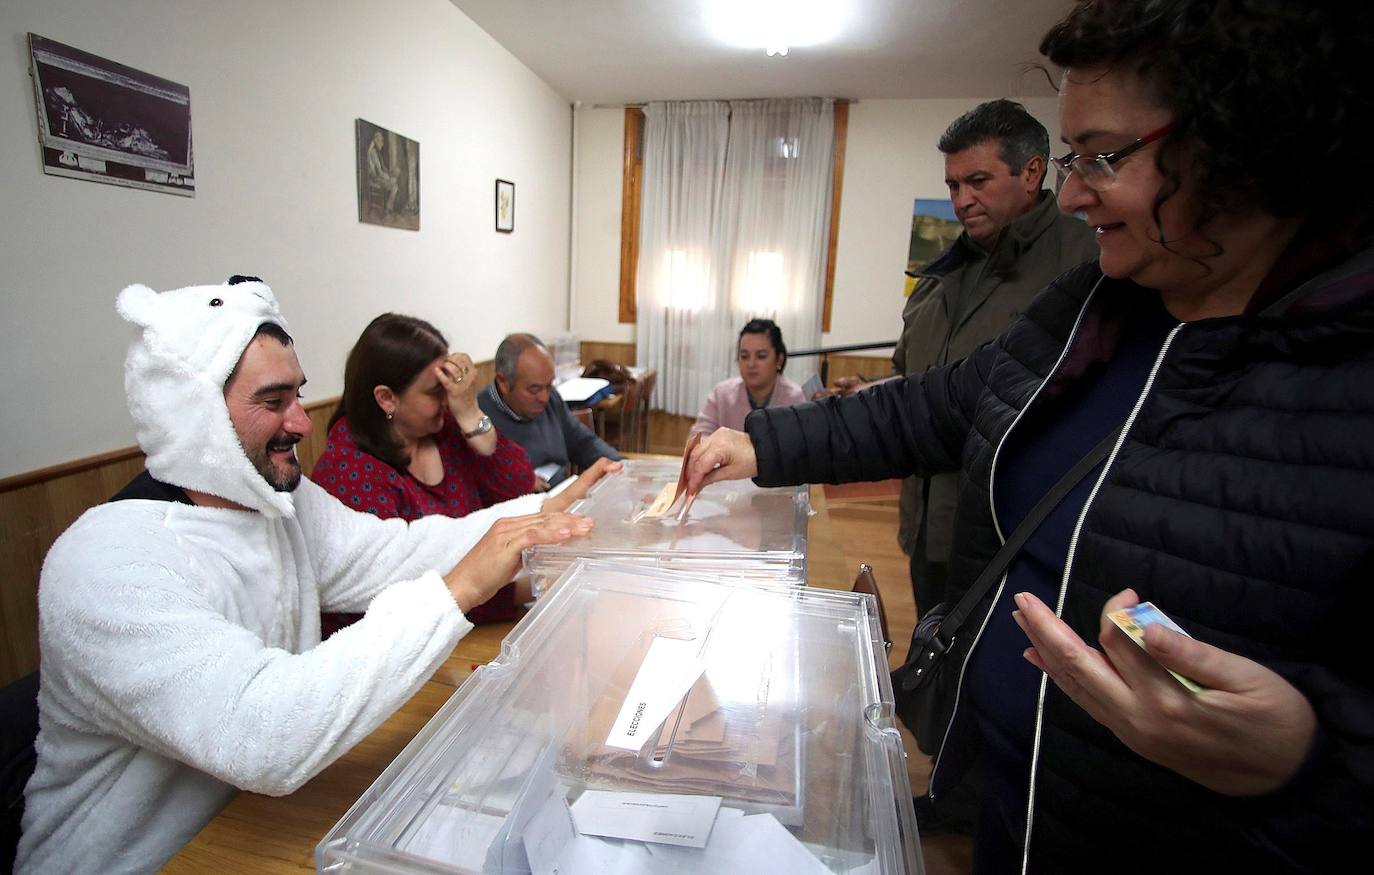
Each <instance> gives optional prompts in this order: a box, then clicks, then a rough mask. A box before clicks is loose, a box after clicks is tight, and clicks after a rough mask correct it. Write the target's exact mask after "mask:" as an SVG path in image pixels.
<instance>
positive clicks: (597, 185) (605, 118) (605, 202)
mask: <svg viewBox="0 0 1374 875" xmlns="http://www.w3.org/2000/svg"><path fill="white" fill-rule="evenodd" d="M988 99H990V98H986V97H981V98H969V99H967V100H862V101H859V102H858V103H855V104H853V105H851V106H850V108H849V133H848V137H847V140H846V147H845V168H844V194H843V197H842V198H841V203H840V235H839V240H838V241H837V244H836V254H835V300H834V306H833V308H832V311H831V324H830V328H831V330H830V331H829V332H827V333H826V334H824V335H823V337H822V340H821V342H822V343H823V344H824V345H826V346H837V345H841V344H848V343H865V342H868V341H881V340H895V339H896V338H897V335H898V334H899V333H900V332H901V325H902V320H901V312H902V304H903V298H902V280H903V276H902V271H903V270H905V269H906V256H907V245H908V243H909V242H910V237H911V208H912V202H913V200H915V199H916V198H918V197H923V198H944V197H948V196H949V193H948V191H947V189H946V188H945V181H944V180H945V176H944V159H943V157H942V156H941V154H940V152H939V150H938V149H936V147H935V144H936V142H937V141H938V140H939V139H940V134H942V133H944V130H945V127H946V126H947V125H948V124H949V123H950V122H951V121H953V120H954V119H955V118H956V117H958V116H959V115H960V114H962V113H964V112H966V111H967V110H969V109H971V108H973V107H974V106H976V105H977V104H979V103H981V102H982V101H984V100H988ZM1022 102H1023V103H1024V104H1025V105H1026V108H1027V109H1028V110H1029V111H1030V112H1031V114H1032V115H1034V116H1035V117H1036V118H1038V119H1039V120H1040V121H1041V122H1042V123H1043V124H1044V125H1045V127H1046V128H1048V129H1049V133H1050V143H1051V150H1050V151H1051V152H1052V153H1054V152H1057V151H1058V146H1059V118H1058V111H1057V107H1056V103H1055V100H1054V98H1025V99H1023V100H1022ZM577 116H578V131H579V137H580V141H579V147H578V162H577V163H578V166H579V169H578V197H577V204H576V213H575V219H574V221H575V222H576V223H577V227H578V240H577V257H576V264H577V270H576V274H575V285H576V289H577V305H576V308H575V311H574V313H573V323H574V326H575V329H576V330H577V331H578V332H579V333H580V334H581V335H582V337H583V339H587V340H611V341H632V340H634V326H633V325H621V324H620V323H619V322H618V321H617V318H618V300H619V283H620V194H621V150H622V140H623V127H624V111H623V110H620V109H590V110H589V109H581V110H579V111H578V113H577ZM873 354H874V355H884V354H885V353H884V352H882V351H879V352H876V353H873Z"/></svg>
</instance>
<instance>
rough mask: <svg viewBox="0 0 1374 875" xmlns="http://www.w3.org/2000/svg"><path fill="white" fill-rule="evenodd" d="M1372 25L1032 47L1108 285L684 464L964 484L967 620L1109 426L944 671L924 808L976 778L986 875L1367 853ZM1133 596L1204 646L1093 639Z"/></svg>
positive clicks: (792, 411) (1255, 27) (1189, 14)
mask: <svg viewBox="0 0 1374 875" xmlns="http://www.w3.org/2000/svg"><path fill="white" fill-rule="evenodd" d="M1369 7H1370V4H1368V3H1354V2H1350V3H1346V2H1327V3H1320V4H1293V3H1288V2H1284V0H1134V2H1127V0H1088V2H1083V3H1080V4H1079V6H1078V8H1077V9H1076V10H1075V11H1074V12H1073V13H1071V14H1070V15H1069V16H1068V17H1067V18H1066V19H1065V20H1064V21H1063V22H1061V23H1060V24H1058V25H1056V26H1055V28H1053V29H1052V30H1051V31H1050V33H1049V34H1048V35H1047V36H1046V37H1045V39H1044V41H1043V43H1042V45H1041V50H1042V52H1043V53H1044V54H1045V55H1046V56H1047V57H1048V58H1049V60H1050V61H1051V62H1052V63H1054V64H1055V65H1056V66H1058V67H1059V68H1061V69H1062V70H1063V77H1062V79H1061V85H1060V95H1061V102H1060V111H1061V127H1062V130H1063V131H1064V136H1065V140H1066V142H1067V143H1068V144H1069V148H1070V149H1071V150H1072V151H1071V152H1070V154H1068V155H1066V156H1065V157H1064V158H1061V159H1057V160H1056V161H1055V162H1054V163H1055V164H1056V167H1057V169H1058V171H1059V173H1060V178H1061V180H1062V189H1061V191H1060V195H1059V199H1060V206H1061V208H1062V209H1064V210H1065V211H1068V212H1074V213H1077V214H1079V215H1081V216H1082V217H1083V218H1084V219H1085V221H1087V222H1088V223H1089V224H1090V225H1092V226H1094V228H1095V229H1096V232H1097V235H1098V242H1099V246H1100V253H1101V256H1100V261H1099V263H1098V264H1094V265H1086V266H1084V267H1081V268H1078V269H1076V270H1074V271H1071V272H1069V273H1068V274H1065V275H1064V276H1062V277H1060V278H1059V279H1058V280H1057V281H1055V282H1054V283H1053V284H1052V285H1051V286H1050V287H1049V288H1048V289H1046V290H1045V292H1044V293H1043V294H1042V295H1041V296H1040V297H1039V298H1038V299H1037V301H1036V303H1035V304H1034V305H1033V306H1032V307H1031V309H1030V310H1029V311H1028V312H1027V313H1026V315H1025V317H1024V318H1023V320H1021V321H1020V322H1019V323H1017V324H1016V325H1014V326H1013V327H1012V328H1011V329H1010V330H1009V331H1008V332H1007V333H1006V334H1005V335H1004V336H1002V337H1001V338H999V339H998V340H997V341H995V342H993V343H991V344H988V345H987V346H985V347H983V348H982V349H980V350H979V351H978V352H977V353H975V354H974V355H973V356H971V357H970V358H968V359H966V360H964V361H962V362H959V363H956V364H954V365H951V366H949V367H947V368H942V369H937V370H933V371H930V372H928V373H926V374H924V375H914V376H911V377H908V378H906V379H902V380H896V381H892V382H888V383H884V384H880V385H878V386H875V387H873V388H871V389H869V390H866V391H864V392H862V393H860V394H858V395H856V396H853V397H851V398H839V399H829V400H827V401H824V402H821V403H818V404H807V405H801V406H797V407H791V408H781V409H774V410H765V411H758V412H756V413H754V414H751V416H750V417H749V419H748V420H747V421H746V425H745V427H746V430H747V432H748V434H747V436H746V435H744V434H741V433H739V432H717V433H716V434H715V435H713V436H712V437H711V439H710V440H709V441H707V442H705V443H704V444H702V445H701V446H700V447H699V448H698V449H697V451H696V452H695V453H694V454H693V457H692V460H691V463H690V488H692V489H696V488H700V486H701V485H703V484H705V483H710V482H712V481H714V480H717V479H723V478H728V477H742V476H755V477H756V479H757V482H758V483H760V484H761V485H768V486H771V485H780V484H789V483H802V482H847V481H854V480H875V479H883V478H888V477H894V476H903V475H907V474H913V473H915V474H918V475H921V476H929V475H930V474H934V473H938V472H941V471H949V470H959V469H962V471H963V477H962V485H961V494H960V505H959V520H958V525H957V529H956V532H955V544H954V557H955V558H954V562H953V563H952V565H951V580H950V584H951V586H950V590H951V592H950V599H951V600H956V599H958V597H959V596H960V595H961V594H962V593H963V591H965V590H966V589H967V588H968V586H969V585H970V583H972V581H973V580H974V578H976V577H977V575H978V572H979V571H980V570H981V568H982V567H983V565H985V564H986V563H987V561H988V560H989V559H990V558H991V557H992V555H993V554H994V553H995V552H996V551H997V548H998V547H999V546H1000V544H1001V542H1002V539H1003V538H1004V537H1005V536H1006V535H1007V534H1008V533H1010V532H1011V531H1012V530H1013V529H1014V528H1015V527H1016V525H1017V524H1018V523H1019V522H1020V520H1021V519H1022V518H1023V517H1024V516H1025V515H1026V513H1027V511H1028V510H1029V508H1030V507H1031V506H1033V505H1034V503H1035V502H1036V500H1037V499H1038V498H1039V497H1040V496H1041V495H1042V494H1044V492H1045V491H1047V490H1048V488H1049V487H1050V486H1051V485H1052V484H1053V483H1054V482H1055V481H1056V480H1058V479H1059V477H1060V476H1061V475H1062V474H1063V473H1064V472H1066V471H1067V470H1068V469H1069V468H1070V467H1071V466H1072V465H1073V463H1074V462H1075V461H1077V460H1078V459H1079V458H1081V457H1082V456H1083V455H1085V454H1086V453H1087V452H1088V451H1089V450H1090V449H1091V448H1092V447H1093V446H1094V445H1096V444H1097V443H1098V442H1099V441H1100V440H1102V439H1103V438H1104V437H1105V436H1107V435H1109V434H1111V433H1112V432H1113V431H1114V430H1116V429H1118V428H1120V429H1122V431H1121V434H1120V437H1118V438H1117V440H1116V442H1115V444H1114V445H1113V449H1112V451H1111V454H1110V455H1109V456H1108V457H1107V460H1106V461H1105V462H1104V463H1103V464H1102V465H1100V466H1099V468H1098V469H1097V470H1096V471H1094V472H1093V473H1091V474H1089V475H1088V476H1087V477H1085V478H1084V479H1083V480H1082V481H1081V482H1080V483H1079V485H1078V487H1077V488H1076V489H1075V490H1074V491H1073V492H1071V493H1070V494H1069V496H1068V497H1067V498H1065V499H1064V501H1063V502H1061V503H1060V505H1059V506H1058V507H1057V508H1056V510H1055V511H1054V512H1053V513H1052V514H1051V515H1050V516H1049V517H1048V518H1047V519H1046V521H1045V522H1044V523H1043V524H1042V525H1041V526H1040V527H1039V528H1038V529H1037V530H1036V532H1035V534H1034V535H1033V536H1032V537H1031V539H1030V541H1029V542H1028V543H1027V545H1026V547H1025V548H1024V549H1023V550H1022V552H1021V553H1020V554H1019V555H1018V557H1017V559H1016V560H1015V561H1014V562H1013V563H1012V565H1011V566H1010V568H1009V570H1008V572H1007V575H1006V577H1005V578H1004V579H1003V581H1002V583H1001V586H1000V587H997V588H995V589H994V591H993V592H992V593H990V595H989V596H988V598H987V599H986V600H985V602H984V604H983V605H982V606H981V607H980V611H979V613H978V615H977V616H976V617H975V618H974V622H971V623H969V624H967V625H966V626H965V628H967V629H970V630H973V631H974V632H976V634H969V635H966V636H964V637H963V638H962V640H960V641H958V642H957V643H956V645H955V648H956V650H955V652H954V653H953V654H952V655H951V658H948V659H946V661H945V663H944V664H943V667H942V669H941V670H942V671H952V672H957V673H958V689H959V699H958V704H957V706H956V709H955V713H954V717H953V721H952V723H951V724H950V727H949V729H948V730H947V732H946V733H945V736H944V743H943V745H942V746H941V750H940V752H939V754H938V755H937V758H936V767H935V772H934V775H933V777H932V789H933V794H932V795H933V798H934V801H935V804H936V806H937V811H938V805H939V800H940V798H941V796H942V795H943V793H945V792H946V791H947V788H948V787H949V786H950V785H951V784H952V783H954V782H956V781H957V780H958V779H959V777H960V776H961V775H962V774H963V772H964V771H965V769H966V767H967V765H968V764H969V763H970V762H971V761H972V760H973V759H974V758H979V759H981V760H982V762H983V766H984V769H983V773H984V779H985V786H984V790H983V805H982V810H981V812H980V818H979V829H978V833H977V835H976V837H975V865H976V868H977V869H978V871H980V872H982V871H986V872H1005V871H1031V872H1098V871H1101V872H1136V871H1139V872H1171V873H1174V872H1194V871H1198V872H1231V871H1262V872H1286V871H1313V872H1334V871H1342V870H1343V869H1344V868H1346V867H1348V866H1349V862H1348V861H1350V860H1352V859H1359V858H1360V855H1361V854H1362V853H1363V844H1364V840H1365V839H1367V837H1368V836H1370V835H1371V834H1374V661H1372V660H1371V659H1370V657H1369V655H1368V653H1367V652H1366V651H1365V643H1366V641H1367V639H1365V638H1364V634H1363V633H1364V627H1365V626H1366V624H1367V618H1368V617H1370V616H1371V615H1372V614H1371V608H1374V596H1372V595H1371V593H1374V248H1371V228H1372V227H1374V222H1371V204H1374V183H1371V179H1372V178H1374V177H1372V176H1371V174H1370V173H1369V170H1368V168H1367V166H1366V164H1367V161H1368V159H1367V157H1366V154H1365V153H1366V149H1365V144H1364V143H1363V142H1362V141H1357V140H1356V139H1355V138H1354V134H1353V130H1354V129H1355V128H1356V127H1361V128H1362V127H1363V123H1358V119H1360V118H1364V119H1366V122H1367V121H1368V119H1369V118H1371V117H1374V113H1371V112H1370V108H1371V107H1370V94H1369V89H1367V88H1366V87H1364V86H1361V85H1359V84H1358V83H1360V82H1363V81H1364V76H1363V71H1364V67H1365V63H1366V59H1367V58H1368V57H1369V56H1370V54H1371V52H1370V49H1371V45H1370V40H1371V33H1374V31H1372V30H1371V24H1370V11H1369ZM1147 600H1148V601H1152V602H1154V603H1155V604H1156V605H1157V606H1158V607H1159V608H1160V609H1162V610H1163V611H1165V612H1166V613H1168V614H1169V615H1170V616H1171V617H1173V619H1174V620H1176V621H1177V622H1178V623H1179V625H1180V626H1182V627H1183V628H1184V629H1186V630H1187V631H1188V632H1189V633H1190V634H1191V635H1192V636H1193V639H1195V640H1189V639H1187V638H1184V637H1182V636H1178V635H1175V634H1172V633H1170V632H1168V631H1167V630H1164V629H1162V628H1155V629H1152V630H1151V631H1150V633H1149V634H1148V635H1147V636H1146V641H1147V645H1148V655H1147V653H1146V651H1144V650H1141V649H1140V648H1138V647H1136V645H1135V644H1133V643H1132V642H1131V641H1130V640H1129V639H1128V638H1127V637H1126V636H1125V635H1124V634H1123V633H1121V632H1120V631H1119V630H1117V629H1116V628H1115V627H1114V626H1113V625H1112V624H1111V623H1110V622H1109V621H1106V620H1105V619H1104V618H1105V614H1106V612H1107V611H1109V610H1115V609H1118V608H1122V607H1127V606H1130V605H1133V604H1135V603H1136V602H1137V601H1147ZM1152 657H1153V658H1152ZM1161 663H1162V664H1164V665H1167V666H1169V667H1171V668H1173V669H1175V670H1177V671H1179V672H1180V673H1182V674H1184V675H1187V676H1190V677H1192V678H1193V679H1195V680H1196V681H1198V682H1200V683H1201V684H1202V685H1203V686H1204V687H1206V689H1205V690H1203V691H1202V692H1199V693H1194V692H1190V691H1189V690H1187V689H1185V688H1184V687H1183V686H1182V685H1181V684H1179V683H1178V682H1176V681H1175V680H1174V679H1173V678H1172V677H1170V676H1169V675H1168V674H1167V673H1165V672H1164V671H1163V670H1162V669H1161V667H1160V664H1161Z"/></svg>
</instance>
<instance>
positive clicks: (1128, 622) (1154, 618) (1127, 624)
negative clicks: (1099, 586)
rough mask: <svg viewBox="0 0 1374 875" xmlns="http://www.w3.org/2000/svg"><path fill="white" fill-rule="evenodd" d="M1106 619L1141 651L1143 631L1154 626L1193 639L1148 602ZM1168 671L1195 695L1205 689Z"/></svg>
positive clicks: (1123, 610) (1143, 644)
mask: <svg viewBox="0 0 1374 875" xmlns="http://www.w3.org/2000/svg"><path fill="white" fill-rule="evenodd" d="M1107 618H1108V619H1110V620H1111V621H1112V622H1113V623H1115V624H1116V625H1117V626H1118V627H1119V628H1120V629H1121V631H1122V632H1125V633H1126V634H1127V635H1129V636H1130V638H1131V640H1132V641H1134V642H1135V643H1136V644H1138V645H1140V648H1141V649H1142V650H1144V649H1145V630H1146V629H1148V628H1150V627H1151V626H1154V625H1160V626H1163V627H1164V628H1166V629H1172V630H1173V631H1175V632H1177V633H1178V634H1180V635H1185V636H1187V637H1189V638H1191V637H1193V636H1191V635H1188V633H1187V632H1184V631H1183V630H1182V629H1181V628H1179V625H1178V624H1177V623H1175V622H1174V621H1173V620H1170V619H1169V618H1168V616H1166V615H1165V613H1164V612H1163V611H1161V610H1160V609H1159V608H1157V607H1155V606H1154V605H1153V604H1151V603H1150V602H1141V603H1140V604H1138V605H1135V606H1134V607H1130V608H1122V609H1121V610H1119V611H1112V612H1111V613H1110V614H1108V615H1107ZM1148 652H1149V651H1148V650H1146V653H1148ZM1168 671H1169V674H1171V675H1173V676H1174V678H1175V679H1176V680H1177V681H1178V682H1179V683H1180V684H1183V686H1185V687H1187V688H1188V689H1190V690H1192V691H1193V692H1195V693H1200V692H1202V691H1203V690H1204V689H1205V687H1203V686H1201V685H1200V684H1198V683H1197V682H1196V681H1194V680H1192V679H1191V678H1186V677H1184V676H1183V675H1181V674H1179V673H1178V672H1176V671H1173V670H1172V669H1169V670H1168Z"/></svg>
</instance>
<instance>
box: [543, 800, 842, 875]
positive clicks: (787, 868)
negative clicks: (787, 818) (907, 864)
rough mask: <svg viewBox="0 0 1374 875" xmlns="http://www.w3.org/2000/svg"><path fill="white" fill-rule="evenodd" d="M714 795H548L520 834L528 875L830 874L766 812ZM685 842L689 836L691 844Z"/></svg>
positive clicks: (688, 839)
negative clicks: (753, 811)
mask: <svg viewBox="0 0 1374 875" xmlns="http://www.w3.org/2000/svg"><path fill="white" fill-rule="evenodd" d="M720 803H721V798H720V797H719V796H709V797H708V796H684V795H681V794H648V793H599V792H597V791H594V790H589V791H586V792H584V793H583V794H582V795H581V796H580V797H579V798H578V799H577V800H576V801H574V802H573V804H572V805H571V807H570V806H569V805H568V804H567V802H566V800H565V798H564V797H563V796H562V794H559V793H555V794H553V795H551V796H549V797H548V799H547V800H546V802H545V804H544V806H543V808H542V809H540V811H539V813H538V814H536V815H535V816H534V817H533V818H532V819H531V820H530V822H529V824H528V825H527V826H526V828H525V834H524V842H525V852H526V855H527V856H528V858H529V865H530V871H531V872H533V873H534V875H546V873H548V875H552V873H558V875H576V873H588V875H593V873H594V875H605V873H617V875H638V873H650V872H653V873H665V872H669V873H672V872H683V873H686V872H749V873H751V875H821V873H828V872H830V871H831V870H830V869H829V868H827V867H826V866H825V865H824V864H822V863H821V861H820V860H819V859H817V858H816V856H815V855H814V854H812V853H811V852H810V851H808V850H807V849H806V846H805V845H803V844H802V843H801V842H800V841H798V840H797V838H796V837H795V836H793V835H792V833H791V832H789V831H788V830H787V829H786V828H785V827H784V826H783V825H782V824H781V823H779V822H778V821H777V819H776V818H774V817H773V816H772V815H771V814H753V815H748V814H745V812H743V811H741V810H739V809H736V808H726V807H722V806H721V804H720ZM689 837H690V838H689Z"/></svg>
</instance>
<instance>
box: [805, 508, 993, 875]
mask: <svg viewBox="0 0 1374 875" xmlns="http://www.w3.org/2000/svg"><path fill="white" fill-rule="evenodd" d="M898 483H899V481H887V482H886V489H884V488H882V487H881V486H879V485H877V484H875V485H873V486H870V487H867V488H863V489H858V488H851V487H831V486H827V487H826V504H827V506H828V507H829V509H830V525H831V530H832V533H833V535H834V538H835V541H836V542H837V543H838V544H840V545H841V546H842V549H843V550H844V553H845V560H846V563H847V564H848V566H849V567H850V568H855V569H857V568H858V566H859V563H861V562H867V563H868V564H869V565H871V566H873V575H874V577H875V578H876V579H877V581H878V588H879V590H880V591H881V592H882V595H883V607H884V609H885V610H886V611H887V622H888V631H889V633H890V635H891V636H892V652H891V654H890V656H889V666H890V667H892V668H896V667H897V666H898V665H901V663H902V661H903V660H905V659H906V651H907V646H908V644H909V643H910V641H911V630H912V629H913V628H915V625H916V607H915V603H914V601H913V600H912V597H911V577H910V574H909V571H908V568H907V558H906V556H905V555H904V554H903V553H902V551H901V549H900V548H899V547H898V546H897V496H896V488H897V484H898ZM902 738H903V740H904V741H905V742H906V750H907V774H908V775H909V776H910V778H911V789H912V792H914V793H916V794H917V795H920V794H922V793H924V792H925V789H926V785H927V783H928V782H929V779H930V758H929V757H927V756H925V755H924V754H922V753H921V752H920V751H919V750H918V749H917V748H916V740H915V739H914V738H912V737H911V734H910V733H909V732H907V730H906V728H905V727H903V728H902ZM921 847H922V850H923V851H924V853H925V864H926V875H963V873H967V872H971V871H973V851H972V846H971V842H970V840H969V839H968V837H966V836H962V835H940V836H930V837H926V836H922V837H921Z"/></svg>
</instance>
